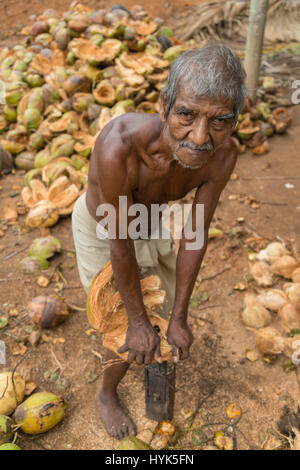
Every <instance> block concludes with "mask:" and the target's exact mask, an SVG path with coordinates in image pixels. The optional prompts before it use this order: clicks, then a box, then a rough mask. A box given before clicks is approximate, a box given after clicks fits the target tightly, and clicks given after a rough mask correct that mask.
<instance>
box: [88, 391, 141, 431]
mask: <svg viewBox="0 0 300 470" xmlns="http://www.w3.org/2000/svg"><path fill="white" fill-rule="evenodd" d="M97 399H98V403H99V408H100V416H101V419H102V422H103V424H104V426H105V429H106V431H107V432H108V434H110V435H111V436H113V437H116V438H117V439H123V437H126V436H135V435H136V427H135V424H134V423H133V421H131V419H130V418H129V416H127V414H126V413H125V412H124V410H123V408H122V407H121V405H120V402H119V398H118V395H117V394H116V393H114V394H110V395H108V394H107V393H103V391H102V389H100V390H99V392H98V394H97Z"/></svg>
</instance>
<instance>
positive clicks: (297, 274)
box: [291, 268, 300, 283]
mask: <svg viewBox="0 0 300 470" xmlns="http://www.w3.org/2000/svg"><path fill="white" fill-rule="evenodd" d="M291 279H292V281H293V282H296V283H298V282H300V268H296V269H294V271H293V272H292V275H291Z"/></svg>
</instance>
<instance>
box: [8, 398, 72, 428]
mask: <svg viewBox="0 0 300 470" xmlns="http://www.w3.org/2000/svg"><path fill="white" fill-rule="evenodd" d="M66 407H67V405H66V402H65V401H64V400H63V399H62V398H59V397H58V396H56V395H54V394H53V393H50V392H38V393H34V394H33V395H31V396H30V397H29V398H27V400H25V401H24V402H23V403H21V405H19V406H18V407H17V409H16V411H15V413H14V420H15V422H16V424H19V425H20V427H21V430H22V431H23V432H25V433H27V434H40V433H44V432H47V431H49V429H52V428H53V427H54V426H56V425H57V424H58V423H59V422H60V421H61V420H62V419H63V418H64V416H65V413H66Z"/></svg>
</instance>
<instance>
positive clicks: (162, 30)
mask: <svg viewBox="0 0 300 470" xmlns="http://www.w3.org/2000/svg"><path fill="white" fill-rule="evenodd" d="M160 34H162V35H163V36H167V37H168V38H171V37H172V36H173V31H172V30H171V29H170V28H167V27H166V26H162V27H161V28H159V30H158V31H156V33H155V36H159V35H160Z"/></svg>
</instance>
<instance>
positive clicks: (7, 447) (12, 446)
mask: <svg viewBox="0 0 300 470" xmlns="http://www.w3.org/2000/svg"><path fill="white" fill-rule="evenodd" d="M0 450H22V449H21V448H20V447H19V446H17V444H12V443H9V444H2V445H1V446H0Z"/></svg>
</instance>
